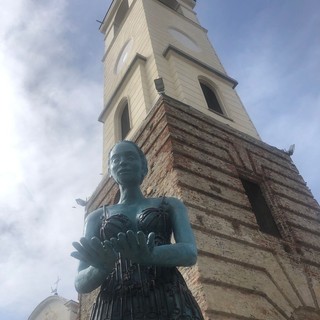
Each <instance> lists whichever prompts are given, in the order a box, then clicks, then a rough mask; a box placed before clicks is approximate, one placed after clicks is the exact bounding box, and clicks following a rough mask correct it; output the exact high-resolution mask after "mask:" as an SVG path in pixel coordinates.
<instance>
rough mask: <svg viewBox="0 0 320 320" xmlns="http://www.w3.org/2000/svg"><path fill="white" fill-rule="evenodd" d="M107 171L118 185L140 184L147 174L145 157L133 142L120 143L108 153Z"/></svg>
mask: <svg viewBox="0 0 320 320" xmlns="http://www.w3.org/2000/svg"><path fill="white" fill-rule="evenodd" d="M108 171H109V174H110V175H111V176H112V177H113V178H114V180H115V181H116V182H117V183H118V184H132V183H136V184H141V183H142V181H143V179H144V177H145V176H146V175H147V173H148V163H147V159H146V156H145V155H144V153H143V152H142V150H141V149H140V148H139V147H138V146H137V145H136V144H135V143H134V142H132V141H129V140H123V141H120V142H118V143H116V144H115V145H114V146H113V148H112V149H111V150H110V152H109V157H108Z"/></svg>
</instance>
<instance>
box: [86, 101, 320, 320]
mask: <svg viewBox="0 0 320 320" xmlns="http://www.w3.org/2000/svg"><path fill="white" fill-rule="evenodd" d="M135 141H137V142H138V144H139V145H140V146H141V147H142V149H143V150H144V152H145V153H146V156H147V158H148V161H149V174H148V176H147V178H146V179H145V181H144V183H143V185H142V189H143V190H144V192H145V193H146V195H147V196H163V195H167V196H176V197H179V198H181V199H182V200H183V201H184V202H185V204H186V205H187V207H188V208H189V217H190V221H191V224H192V226H193V229H194V233H195V236H196V240H197V245H198V250H199V259H198V263H197V265H196V266H195V267H192V268H182V269H181V272H182V273H183V275H184V277H185V278H186V279H187V282H188V285H189V286H190V289H191V290H192V292H193V294H194V295H195V297H196V299H197V300H198V302H199V305H200V306H201V308H202V310H203V312H204V315H205V318H206V319H207V320H209V319H212V320H227V319H228V320H230V319H232V320H233V319H242V320H246V319H251V320H252V319H256V320H279V319H280V320H281V319H287V320H289V319H291V320H297V319H299V320H302V319H303V320H319V319H320V318H319V303H320V250H318V248H320V245H319V243H320V221H319V214H320V208H319V205H318V204H317V203H316V201H315V200H314V199H313V196H312V194H311V192H310V190H309V189H308V188H307V187H306V184H305V182H304V181H303V179H302V177H301V176H300V175H299V172H298V170H297V169H296V167H295V166H294V164H293V163H292V161H291V159H290V157H289V156H288V155H287V154H285V153H284V152H283V151H281V150H278V149H276V148H274V147H271V146H268V145H267V144H265V143H263V142H261V141H258V140H255V139H254V138H252V137H249V136H247V135H245V134H242V133H240V132H238V131H236V130H234V129H232V128H230V127H228V126H226V125H223V124H221V123H220V122H218V121H216V120H214V119H213V118H211V117H208V116H206V115H204V114H202V113H200V112H199V111H196V110H194V109H193V108H191V107H189V106H186V105H183V104H182V103H179V102H177V101H175V100H173V99H170V98H166V97H163V100H162V101H160V102H159V103H158V104H157V105H156V106H155V107H154V108H153V109H152V110H151V112H150V114H149V115H148V117H147V118H146V120H145V121H144V122H143V124H142V126H141V128H140V129H139V130H138V131H137V134H136V136H135ZM239 177H244V178H247V179H249V180H253V181H256V182H258V183H260V185H261V189H262V191H263V193H264V196H265V198H266V201H267V203H268V205H269V206H270V209H271V211H272V214H273V217H274V219H275V221H276V223H277V225H278V227H279V230H280V233H281V236H282V238H277V237H274V236H271V235H267V234H264V233H262V232H261V231H260V230H259V226H258V224H257V221H256V218H255V216H254V214H253V212H252V209H251V206H250V203H249V201H248V199H247V196H246V194H245V191H244V189H243V187H242V184H241V181H240V179H239ZM116 192H117V188H116V186H115V184H114V183H113V182H112V181H111V180H110V179H108V178H105V179H104V180H103V181H102V182H101V184H100V185H99V186H98V188H97V190H96V191H95V193H94V194H93V196H92V197H91V199H90V202H89V205H88V207H87V209H88V211H89V212H90V211H92V210H94V209H95V208H96V207H98V206H100V205H101V204H103V203H112V202H113V201H114V199H115V196H116ZM93 297H94V293H93V294H92V295H83V296H82V297H81V309H82V310H83V312H82V315H81V320H88V319H89V312H90V308H91V304H92V301H93Z"/></svg>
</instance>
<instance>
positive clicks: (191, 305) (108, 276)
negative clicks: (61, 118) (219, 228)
mask: <svg viewBox="0 0 320 320" xmlns="http://www.w3.org/2000/svg"><path fill="white" fill-rule="evenodd" d="M108 164H109V170H110V174H111V176H112V177H113V178H114V180H115V181H116V182H117V183H118V185H119V188H120V200H119V203H118V204H115V205H111V206H104V207H102V208H99V209H97V210H95V211H93V212H92V213H90V214H89V216H88V217H87V219H86V223H85V231H84V237H83V238H81V239H80V242H74V243H73V246H74V248H75V249H76V250H77V251H75V252H73V253H72V254H71V255H72V256H73V257H74V258H76V259H79V260H80V264H79V272H78V274H77V276H76V280H75V287H76V289H77V291H78V292H79V293H89V292H91V291H92V290H94V289H96V288H98V287H99V286H101V289H100V293H99V294H98V297H97V300H96V303H95V305H94V307H93V310H92V313H91V318H90V319H91V320H138V319H143V320H149V319H158V320H178V319H180V320H187V319H190V320H191V319H192V320H201V319H203V316H202V314H201V311H200V308H199V307H198V305H197V303H196V301H195V299H194V298H193V296H192V294H191V292H190V291H189V289H188V288H187V285H186V283H185V281H184V279H183V277H182V275H181V274H180V273H179V271H178V270H177V268H176V267H177V266H191V265H193V264H195V262H196V260H197V249H196V244H195V239H194V236H193V232H192V229H191V227H190V223H189V220H188V215H187V210H186V207H185V206H184V204H183V203H182V202H181V201H180V200H178V199H176V198H171V197H165V198H145V197H144V196H143V194H142V192H141V189H140V184H141V183H142V181H143V179H144V177H145V176H146V174H147V172H148V168H147V161H146V158H145V155H144V154H143V152H142V151H141V150H140V148H139V147H138V146H137V145H136V144H134V143H133V142H131V141H121V142H119V143H117V144H116V145H115V146H114V147H113V149H112V150H111V151H110V154H109V163H108ZM172 234H173V236H174V239H175V243H171V236H172Z"/></svg>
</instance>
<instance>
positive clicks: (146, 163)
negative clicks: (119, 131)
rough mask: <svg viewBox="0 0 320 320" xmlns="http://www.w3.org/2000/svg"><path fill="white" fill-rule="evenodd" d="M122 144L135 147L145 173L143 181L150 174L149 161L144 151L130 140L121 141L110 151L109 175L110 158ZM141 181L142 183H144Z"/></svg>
mask: <svg viewBox="0 0 320 320" xmlns="http://www.w3.org/2000/svg"><path fill="white" fill-rule="evenodd" d="M120 143H129V144H131V145H132V146H134V147H135V148H136V150H137V152H138V154H139V157H140V160H141V163H142V173H143V176H142V180H143V179H144V177H145V176H146V175H147V173H148V161H147V158H146V156H145V154H144V153H143V151H142V150H141V149H140V147H139V146H138V145H137V144H136V143H135V142H133V141H130V140H120V141H119V142H117V143H116V144H115V145H114V146H113V147H112V148H111V149H110V151H109V154H108V173H109V175H110V156H111V152H112V150H113V149H114V148H115V147H116V146H117V145H118V144H120ZM142 180H141V182H142Z"/></svg>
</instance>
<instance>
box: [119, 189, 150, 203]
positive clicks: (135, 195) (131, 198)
mask: <svg viewBox="0 0 320 320" xmlns="http://www.w3.org/2000/svg"><path fill="white" fill-rule="evenodd" d="M143 199H144V196H143V194H142V192H141V190H140V188H137V187H123V186H120V200H119V203H121V204H134V203H139V202H140V201H142V200H143Z"/></svg>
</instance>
